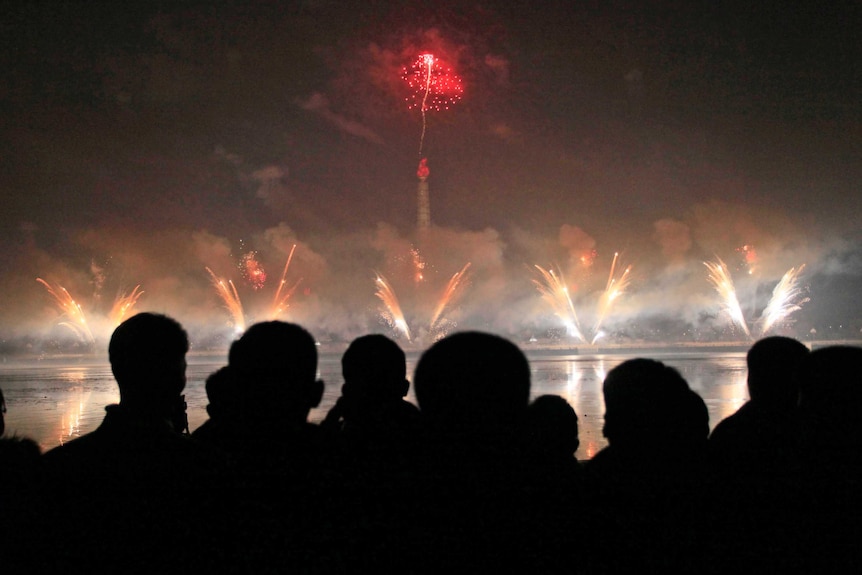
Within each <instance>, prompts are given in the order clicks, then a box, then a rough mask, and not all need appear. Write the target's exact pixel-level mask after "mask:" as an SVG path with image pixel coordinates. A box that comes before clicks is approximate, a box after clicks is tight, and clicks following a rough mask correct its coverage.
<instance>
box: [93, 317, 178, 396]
mask: <svg viewBox="0 0 862 575" xmlns="http://www.w3.org/2000/svg"><path fill="white" fill-rule="evenodd" d="M188 350H189V340H188V336H187V335H186V332H185V331H184V330H183V328H182V326H181V325H180V324H179V323H178V322H177V321H176V320H174V319H171V318H169V317H167V316H165V315H161V314H155V313H139V314H137V315H134V316H132V317H130V318H129V319H127V320H126V321H124V322H123V323H121V324H120V325H119V327H117V329H115V330H114V333H113V335H112V336H111V342H110V344H108V358H109V360H110V362H111V371H112V372H113V374H114V378H115V379H116V380H117V384H118V385H119V387H120V404H121V405H126V406H128V407H144V408H150V407H157V408H158V409H162V408H164V407H165V406H170V407H171V409H173V407H174V405H175V403H176V401H177V399H178V397H179V395H180V393H182V391H183V388H184V387H185V385H186V353H187V352H188Z"/></svg>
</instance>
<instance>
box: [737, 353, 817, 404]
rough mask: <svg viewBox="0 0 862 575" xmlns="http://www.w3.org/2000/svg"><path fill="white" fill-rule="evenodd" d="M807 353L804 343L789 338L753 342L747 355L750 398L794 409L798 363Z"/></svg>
mask: <svg viewBox="0 0 862 575" xmlns="http://www.w3.org/2000/svg"><path fill="white" fill-rule="evenodd" d="M809 353H810V352H809V350H808V348H807V347H805V344H803V343H802V342H800V341H797V340H795V339H793V338H790V337H784V336H770V337H765V338H763V339H761V340H758V341H756V342H755V343H754V345H752V346H751V349H749V350H748V354H747V355H746V363H747V365H748V395H749V397H750V398H751V399H752V400H753V401H757V402H764V403H769V404H772V405H782V406H787V407H792V406H795V405H796V404H797V402H798V401H799V387H798V384H797V376H798V371H799V362H800V361H802V359H803V358H804V357H805V356H807V355H808V354H809Z"/></svg>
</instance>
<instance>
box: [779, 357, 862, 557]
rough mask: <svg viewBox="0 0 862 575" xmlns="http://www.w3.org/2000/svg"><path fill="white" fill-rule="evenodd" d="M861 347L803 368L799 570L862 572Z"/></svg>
mask: <svg viewBox="0 0 862 575" xmlns="http://www.w3.org/2000/svg"><path fill="white" fill-rule="evenodd" d="M860 413H862V347H857V346H849V345H833V346H827V347H823V348H819V349H815V350H814V351H812V352H811V353H810V354H809V355H808V356H807V357H806V358H805V359H804V360H803V362H802V365H801V368H800V394H799V416H800V445H801V454H802V458H803V464H804V466H803V470H804V472H803V475H802V483H801V493H800V495H799V498H798V501H799V503H800V505H799V508H800V510H801V512H800V518H799V521H798V522H797V524H798V525H799V526H800V527H801V529H799V531H798V532H797V533H796V538H795V539H793V540H792V541H791V545H790V546H791V548H792V549H794V550H796V551H800V552H799V553H797V554H796V555H794V556H793V558H794V559H796V560H797V565H798V567H799V568H800V569H814V568H816V569H818V570H820V571H822V572H825V573H851V572H855V571H858V570H859V568H860V567H862V550H860V547H859V540H860V537H862V424H860V419H859V414H860Z"/></svg>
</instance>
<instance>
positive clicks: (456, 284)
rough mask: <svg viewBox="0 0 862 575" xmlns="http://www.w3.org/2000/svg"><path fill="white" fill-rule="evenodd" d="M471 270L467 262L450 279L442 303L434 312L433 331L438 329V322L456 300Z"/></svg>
mask: <svg viewBox="0 0 862 575" xmlns="http://www.w3.org/2000/svg"><path fill="white" fill-rule="evenodd" d="M469 268H470V262H467V264H466V265H465V266H464V267H463V268H461V271H459V272H457V273H455V274H454V275H453V276H452V277H451V278H450V279H449V283H448V284H446V289H445V290H443V295H442V296H441V297H440V301H439V303H438V304H437V307H436V309H435V310H434V314H433V315H432V316H431V323H430V328H431V329H432V330H434V329H435V328H437V327H438V325H437V322H438V320H439V319H440V316H441V315H442V314H443V312H444V311H445V310H446V308H447V307H448V306H449V305H450V304H451V303H452V302H453V301H454V300H455V296H456V295H457V294H458V292H459V291H460V290H459V288H461V287H462V286H463V285H464V283H463V280H465V274H466V273H467V270H468V269H469Z"/></svg>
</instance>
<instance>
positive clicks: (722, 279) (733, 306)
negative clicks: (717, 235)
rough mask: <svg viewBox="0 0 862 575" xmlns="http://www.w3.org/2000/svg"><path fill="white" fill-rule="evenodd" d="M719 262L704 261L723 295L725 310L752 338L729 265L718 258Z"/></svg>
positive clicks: (714, 283)
mask: <svg viewBox="0 0 862 575" xmlns="http://www.w3.org/2000/svg"><path fill="white" fill-rule="evenodd" d="M717 260H718V261H717V262H703V265H705V266H706V269H708V270H709V276H708V277H709V281H710V282H711V283H712V285H713V287H715V291H717V292H718V295H720V296H721V299H722V305H723V308H724V310H725V311H726V312H727V314H728V315H729V316H730V319H731V320H732V321H733V323H735V324H736V325H738V326H739V327H740V328H741V329H742V330H743V331H744V332H745V335H746V336H747V337H748V338H749V339H750V338H751V331H750V330H749V329H748V324H747V323H746V322H745V316H744V315H743V314H742V308H741V307H740V305H739V299H737V297H736V289H735V288H734V287H733V280H732V279H731V278H730V274H729V273H728V271H727V266H726V265H725V263H724V262H723V261H722V260H721V258H717Z"/></svg>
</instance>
